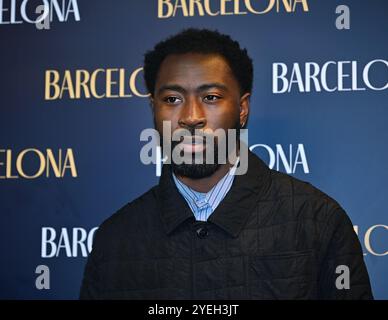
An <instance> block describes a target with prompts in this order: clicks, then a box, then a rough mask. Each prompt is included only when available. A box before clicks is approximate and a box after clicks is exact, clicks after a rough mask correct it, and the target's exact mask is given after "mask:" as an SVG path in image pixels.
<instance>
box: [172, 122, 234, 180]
mask: <svg viewBox="0 0 388 320" xmlns="http://www.w3.org/2000/svg"><path fill="white" fill-rule="evenodd" d="M240 128H241V127H240V121H239V119H237V121H236V124H235V125H234V127H233V128H231V129H235V130H236V138H237V146H238V143H239V139H240ZM187 130H189V131H190V133H191V135H192V136H194V131H195V129H194V128H192V129H191V128H190V129H187ZM205 139H206V138H205ZM225 139H226V141H225V144H224V145H225V146H226V150H225V151H226V152H225V154H226V155H228V154H229V152H230V151H233V150H228V134H226V135H225ZM213 141H214V145H213V151H214V161H211V163H206V160H207V159H206V150H204V151H203V154H202V157H201V160H202V161H201V163H196V157H195V154H194V153H193V154H192V161H191V162H190V163H185V162H183V163H180V164H177V163H174V161H173V160H172V161H171V168H172V170H173V172H174V174H175V175H177V176H183V177H187V178H190V179H202V178H206V177H210V176H211V175H213V174H214V173H215V172H216V171H217V170H218V169H219V168H220V166H221V163H219V157H218V155H219V143H218V142H219V141H218V138H217V137H216V136H215V137H214V140H213ZM203 142H204V143H205V140H204V141H203ZM180 143H181V141H171V147H172V150H174V148H175V147H177V146H178V145H179V144H180ZM212 160H213V159H212ZM223 163H224V162H223Z"/></svg>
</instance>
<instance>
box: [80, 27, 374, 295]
mask: <svg viewBox="0 0 388 320" xmlns="http://www.w3.org/2000/svg"><path fill="white" fill-rule="evenodd" d="M144 75H145V82H146V85H147V88H148V90H149V92H150V94H151V95H150V102H151V105H152V110H153V115H154V122H155V127H156V129H157V130H158V132H160V134H161V135H163V130H162V129H163V122H164V121H170V124H171V131H172V132H176V131H179V130H182V129H186V130H188V131H189V132H190V134H192V137H191V138H192V140H189V142H187V141H186V142H182V140H178V141H175V142H173V146H175V147H177V146H180V147H181V150H183V153H185V154H186V155H187V154H189V155H194V154H198V153H203V152H204V150H205V147H204V141H205V140H206V139H203V138H199V137H200V135H198V133H194V132H198V131H203V132H205V131H206V130H210V131H215V130H217V129H223V130H228V129H237V130H239V129H241V128H243V127H245V126H246V123H247V120H248V115H249V102H250V99H249V98H250V94H251V91H252V79H253V66H252V61H251V59H250V58H249V56H248V54H247V51H246V50H245V49H244V50H243V49H241V48H240V46H239V44H238V43H237V42H236V41H233V40H232V39H231V38H230V37H229V36H227V35H222V34H220V33H218V32H216V31H209V30H198V29H187V30H185V31H183V32H181V33H179V34H177V35H175V36H173V37H170V38H169V39H167V40H165V41H162V42H160V43H159V44H157V45H156V46H155V48H154V49H153V50H152V51H150V52H147V53H146V55H145V63H144ZM220 142H221V141H220V140H217V139H216V140H215V146H214V150H217V148H219V147H220ZM163 147H165V146H163ZM230 151H231V150H228V153H229V152H230ZM215 159H216V162H215V163H210V162H206V161H205V162H204V163H195V162H192V163H190V162H189V161H186V162H183V163H175V162H174V161H172V163H171V164H165V165H163V170H162V175H161V178H160V182H159V185H157V186H155V187H154V188H152V189H151V190H149V191H148V192H147V193H145V194H144V195H142V196H141V197H139V198H138V199H136V200H134V201H133V202H131V203H129V204H127V205H126V206H124V207H123V208H121V209H120V210H119V211H118V212H117V213H116V214H114V215H113V216H112V217H110V218H109V219H107V220H106V221H105V222H104V223H103V224H102V225H101V226H100V228H99V230H98V231H97V233H96V236H95V240H94V245H93V250H92V253H91V255H90V256H89V259H88V262H87V266H86V269H85V275H84V280H83V284H82V288H81V295H80V297H81V298H83V299H121V298H124V299H371V298H372V293H371V288H370V283H369V277H368V273H367V270H366V267H365V264H364V261H363V255H362V250H361V246H360V244H359V241H358V239H357V236H356V234H355V232H354V231H353V227H352V223H351V221H350V220H349V218H348V216H347V215H346V213H345V212H344V210H343V209H342V208H341V207H340V205H339V204H338V203H337V202H336V201H335V200H333V199H331V198H330V197H329V196H327V195H325V194H324V193H322V192H321V191H319V190H317V189H316V188H314V187H313V186H311V185H310V184H309V183H306V182H302V181H300V180H297V179H295V178H293V177H290V176H288V175H286V174H283V173H279V172H277V171H273V170H270V169H269V168H268V167H267V166H266V165H265V164H264V163H263V162H262V161H261V160H260V159H259V158H258V157H257V156H255V155H254V154H253V153H249V154H248V159H247V160H248V171H247V172H246V174H243V175H234V174H233V170H235V169H236V166H237V164H235V165H234V166H233V167H232V165H233V164H234V163H231V162H230V161H226V162H225V163H220V162H217V160H218V159H217V157H216V156H215ZM241 161H243V159H242V157H240V162H241ZM338 268H339V269H338ZM338 270H340V271H341V272H340V273H337V271H338ZM339 276H342V278H341V279H339V280H340V281H338V279H337V278H338V277H339Z"/></svg>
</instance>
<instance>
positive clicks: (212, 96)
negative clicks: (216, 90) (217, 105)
mask: <svg viewBox="0 0 388 320" xmlns="http://www.w3.org/2000/svg"><path fill="white" fill-rule="evenodd" d="M203 99H204V100H205V101H206V102H215V101H217V100H219V99H221V97H219V96H216V95H215V94H208V95H207V96H206V97H205V98H203Z"/></svg>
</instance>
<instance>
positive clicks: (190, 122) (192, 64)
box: [151, 53, 249, 178]
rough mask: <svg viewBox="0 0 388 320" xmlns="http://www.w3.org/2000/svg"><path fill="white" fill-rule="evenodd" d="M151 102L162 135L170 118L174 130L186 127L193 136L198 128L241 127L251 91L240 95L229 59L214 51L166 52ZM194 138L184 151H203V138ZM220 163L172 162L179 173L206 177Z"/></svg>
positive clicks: (157, 126) (246, 113) (157, 127)
mask: <svg viewBox="0 0 388 320" xmlns="http://www.w3.org/2000/svg"><path fill="white" fill-rule="evenodd" d="M151 102H152V104H153V111H154V121H155V126H156V129H157V130H158V132H159V133H160V134H161V135H162V134H163V121H171V129H172V132H175V131H176V130H179V129H187V130H189V131H190V132H192V134H193V136H194V130H195V129H197V130H208V129H210V130H212V131H215V130H216V129H224V130H225V131H226V133H227V130H228V129H238V128H239V127H240V124H243V123H245V122H246V120H247V116H248V112H249V93H246V94H244V95H242V96H241V92H240V87H239V85H238V83H237V80H236V79H235V77H234V75H233V73H232V71H231V69H230V67H229V65H228V63H227V62H226V60H225V59H224V58H223V57H222V56H220V55H213V54H195V53H187V54H174V55H169V56H167V57H166V59H165V60H164V61H163V63H162V64H161V66H160V69H159V73H158V76H157V79H156V83H155V92H154V95H153V97H152V98H151ZM195 140H196V139H194V138H193V142H194V143H193V144H190V145H186V146H185V148H184V150H185V152H192V153H193V154H194V153H195V152H203V151H204V150H203V147H202V144H201V145H199V144H198V140H200V139H197V141H195ZM218 143H219V141H218ZM176 144H177V142H176V143H175V145H176ZM173 148H174V143H173ZM215 150H217V141H216V145H215ZM218 166H219V165H218V164H217V162H216V163H215V164H213V165H211V164H206V163H205V164H191V165H189V164H186V165H185V164H183V165H175V166H174V165H173V168H174V171H175V173H176V174H178V175H183V176H188V177H190V178H203V177H206V176H209V175H211V174H212V173H214V172H215V171H216V170H217V168H218Z"/></svg>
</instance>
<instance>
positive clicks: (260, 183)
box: [157, 151, 270, 237]
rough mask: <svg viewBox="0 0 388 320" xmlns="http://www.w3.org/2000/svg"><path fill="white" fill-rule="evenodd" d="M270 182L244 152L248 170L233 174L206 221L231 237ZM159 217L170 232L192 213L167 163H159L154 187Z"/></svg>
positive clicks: (264, 168) (257, 161)
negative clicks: (231, 180) (156, 185)
mask: <svg viewBox="0 0 388 320" xmlns="http://www.w3.org/2000/svg"><path fill="white" fill-rule="evenodd" d="M269 182H270V170H269V168H268V167H267V166H266V164H265V163H264V162H263V161H262V160H261V159H259V158H258V157H257V156H256V155H255V154H253V153H252V152H250V151H248V171H247V172H246V173H245V174H244V175H238V176H235V180H234V183H233V185H232V187H231V189H230V190H229V192H228V193H227V195H226V196H225V198H224V199H223V201H222V202H221V203H220V205H219V206H218V207H217V208H216V210H215V211H214V212H213V213H212V214H211V215H210V217H209V219H208V222H211V223H214V224H216V225H217V226H219V227H220V228H222V229H223V230H224V231H226V232H227V233H229V234H230V235H231V236H233V237H237V236H238V234H239V233H240V231H241V230H242V228H243V227H244V225H245V223H246V222H247V220H248V217H249V215H250V214H251V213H252V211H253V209H254V207H255V206H256V204H257V201H258V200H259V199H260V198H261V197H264V196H265V194H266V192H267V190H268V187H269ZM157 196H158V200H159V204H160V217H161V219H162V222H163V225H164V228H165V231H166V233H167V234H169V233H171V232H172V231H173V230H174V229H175V228H177V227H178V225H180V224H181V223H183V222H184V221H186V220H188V219H190V218H192V219H194V217H193V214H192V212H191V210H190V208H189V207H188V206H187V203H186V200H185V199H184V198H183V196H182V195H181V194H180V193H179V191H178V189H177V187H176V185H175V182H174V180H173V177H172V169H171V165H166V164H165V165H163V168H162V175H161V177H160V180H159V185H158V188H157Z"/></svg>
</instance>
